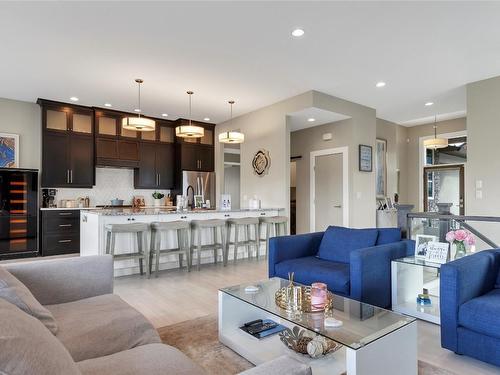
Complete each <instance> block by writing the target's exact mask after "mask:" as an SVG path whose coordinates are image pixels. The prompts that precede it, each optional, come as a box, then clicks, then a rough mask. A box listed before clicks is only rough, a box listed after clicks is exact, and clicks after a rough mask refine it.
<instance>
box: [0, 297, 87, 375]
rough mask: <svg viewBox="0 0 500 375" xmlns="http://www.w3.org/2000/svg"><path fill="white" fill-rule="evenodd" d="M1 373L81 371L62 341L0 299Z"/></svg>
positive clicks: (52, 374) (46, 374) (70, 373)
mask: <svg viewBox="0 0 500 375" xmlns="http://www.w3.org/2000/svg"><path fill="white" fill-rule="evenodd" d="M0 374H9V375H24V374H37V375H55V374H64V375H79V374H81V373H80V371H79V370H78V368H77V366H76V364H75V362H74V361H73V358H71V355H70V354H69V353H68V351H67V350H66V348H65V347H64V346H63V344H62V343H61V342H60V341H59V340H58V339H57V338H56V337H55V336H54V335H52V334H51V333H50V332H49V331H47V329H46V328H45V327H44V326H43V324H42V323H40V321H38V320H37V319H35V318H34V317H32V316H30V315H28V314H26V313H25V312H23V311H21V310H20V309H19V308H17V307H16V306H14V305H13V304H11V303H9V302H7V301H5V300H3V299H0Z"/></svg>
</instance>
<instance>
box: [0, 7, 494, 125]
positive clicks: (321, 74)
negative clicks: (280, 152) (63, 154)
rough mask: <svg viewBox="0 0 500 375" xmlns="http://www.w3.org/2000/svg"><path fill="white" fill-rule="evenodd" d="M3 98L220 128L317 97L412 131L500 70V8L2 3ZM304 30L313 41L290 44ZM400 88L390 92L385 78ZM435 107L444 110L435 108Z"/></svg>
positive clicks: (461, 104)
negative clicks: (365, 109) (232, 119)
mask: <svg viewBox="0 0 500 375" xmlns="http://www.w3.org/2000/svg"><path fill="white" fill-rule="evenodd" d="M0 16H1V22H0V48H1V51H2V53H1V58H0V97H6V98H12V99H19V100H26V101H35V100H36V98H37V97H43V98H48V99H54V100H61V101H68V98H69V97H70V96H77V97H79V98H80V102H79V103H81V104H85V105H96V106H102V105H103V104H104V103H105V102H110V103H112V104H113V107H114V108H118V109H122V110H132V109H134V108H135V107H136V104H135V102H136V87H135V84H134V82H133V80H134V78H137V77H140V78H143V79H144V80H145V83H144V86H143V112H144V113H146V114H149V115H154V116H159V115H160V114H161V113H164V112H166V113H169V114H170V117H171V118H176V117H178V116H186V111H187V95H186V94H185V91H186V90H188V89H192V90H194V91H195V94H194V97H193V115H194V117H195V118H198V119H202V118H204V117H206V116H208V117H210V118H211V119H212V120H213V121H215V122H220V121H223V120H226V119H227V118H228V117H229V105H228V104H227V100H228V99H235V100H236V104H235V106H234V113H235V115H239V114H242V113H246V112H249V111H252V110H255V109H257V108H260V107H263V106H266V105H269V104H271V103H274V102H276V101H279V100H282V99H285V98H288V97H290V96H293V95H296V94H300V93H302V92H305V91H308V90H311V89H314V90H318V91H322V92H325V93H327V94H331V95H335V96H338V97H341V98H344V99H348V100H351V101H354V102H357V103H360V104H364V105H367V106H370V107H373V108H376V109H377V114H378V116H379V117H381V118H384V119H387V120H391V121H395V122H400V123H403V122H408V121H412V120H416V119H421V118H426V117H429V116H432V115H434V113H440V114H446V113H455V112H459V111H464V110H465V87H464V85H465V84H466V83H468V82H471V81H476V80H480V79H484V78H489V77H492V76H496V75H500V22H498V20H499V16H500V3H498V2H496V3H495V2H491V3H479V2H477V1H474V2H408V1H405V2H385V3H381V2H375V1H372V2H366V3H364V2H308V1H305V2H283V1H281V2H243V1H238V2H210V1H203V2H189V1H188V2H178V3H175V2H147V3H146V2H109V3H108V2H87V3H81V2H64V3H63V2H51V3H44V2H35V3H26V2H17V3H16V2H11V3H6V2H1V3H0ZM295 27H302V28H303V29H304V30H305V31H306V34H305V35H304V36H303V37H302V38H300V39H293V38H291V37H290V32H291V30H292V29H293V28H295ZM380 80H383V81H385V82H387V86H386V87H384V88H382V89H377V88H375V83H376V82H377V81H380ZM427 101H432V102H434V103H435V105H434V106H432V107H425V106H424V103H425V102H427Z"/></svg>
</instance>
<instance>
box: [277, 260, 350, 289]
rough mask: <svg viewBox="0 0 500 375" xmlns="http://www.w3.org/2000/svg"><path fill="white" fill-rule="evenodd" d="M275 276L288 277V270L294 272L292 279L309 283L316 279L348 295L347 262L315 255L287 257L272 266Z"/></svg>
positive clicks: (301, 282) (329, 287)
mask: <svg viewBox="0 0 500 375" xmlns="http://www.w3.org/2000/svg"><path fill="white" fill-rule="evenodd" d="M274 269H275V271H276V276H278V277H281V278H283V279H288V272H294V274H295V275H294V280H295V281H296V282H298V283H300V284H305V285H311V284H312V283H314V282H316V281H320V282H323V283H325V284H326V285H327V286H328V290H330V291H332V292H334V293H338V294H343V295H349V292H350V284H349V264H345V263H338V262H331V261H329V260H323V259H319V258H317V257H304V258H296V259H289V260H285V261H283V262H280V263H277V264H275V266H274Z"/></svg>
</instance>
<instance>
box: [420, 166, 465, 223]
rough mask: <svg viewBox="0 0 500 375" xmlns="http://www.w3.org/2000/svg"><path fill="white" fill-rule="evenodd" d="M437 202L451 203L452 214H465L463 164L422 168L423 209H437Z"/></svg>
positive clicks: (429, 210)
mask: <svg viewBox="0 0 500 375" xmlns="http://www.w3.org/2000/svg"><path fill="white" fill-rule="evenodd" d="M438 203H451V207H450V212H451V213H452V214H453V215H464V214H465V209H464V207H465V194H464V166H463V165H446V166H436V167H425V168H424V211H425V212H436V211H438Z"/></svg>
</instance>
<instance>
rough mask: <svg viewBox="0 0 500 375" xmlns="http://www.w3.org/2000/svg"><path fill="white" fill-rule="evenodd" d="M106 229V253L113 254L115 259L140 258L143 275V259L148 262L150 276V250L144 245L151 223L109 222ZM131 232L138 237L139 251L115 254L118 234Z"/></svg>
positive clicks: (147, 271) (147, 270)
mask: <svg viewBox="0 0 500 375" xmlns="http://www.w3.org/2000/svg"><path fill="white" fill-rule="evenodd" d="M105 230H106V254H111V255H112V256H113V260H122V259H139V268H140V272H141V275H143V274H144V270H143V266H144V264H143V261H145V262H146V273H147V275H148V277H149V267H148V250H147V247H146V246H144V236H143V234H144V232H147V231H148V230H149V225H148V224H146V223H133V224H108V225H106V226H105ZM125 233H129V234H132V235H135V236H136V238H137V252H131V253H130V252H129V253H120V254H115V250H116V249H115V242H116V235H117V234H125Z"/></svg>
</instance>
